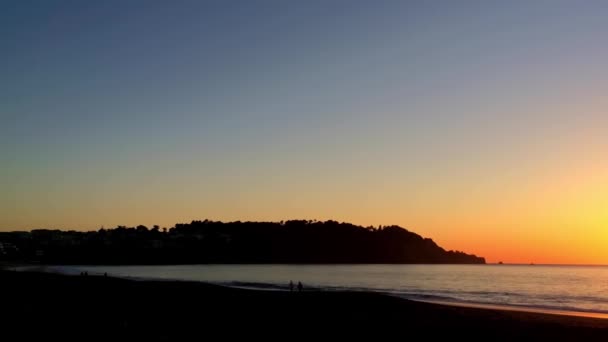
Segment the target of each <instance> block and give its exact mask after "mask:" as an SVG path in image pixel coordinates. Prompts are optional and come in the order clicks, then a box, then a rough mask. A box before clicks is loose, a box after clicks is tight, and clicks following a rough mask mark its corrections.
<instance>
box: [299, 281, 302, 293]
mask: <svg viewBox="0 0 608 342" xmlns="http://www.w3.org/2000/svg"><path fill="white" fill-rule="evenodd" d="M302 288H303V286H302V282H300V281H299V282H298V292H302Z"/></svg>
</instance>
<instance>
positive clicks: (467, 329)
mask: <svg viewBox="0 0 608 342" xmlns="http://www.w3.org/2000/svg"><path fill="white" fill-rule="evenodd" d="M0 296H1V297H0V305H1V306H0V328H1V330H0V340H2V341H21V340H38V341H55V340H58V339H59V340H82V341H88V340H107V341H115V340H144V341H156V340H167V341H170V340H188V341H194V340H213V341H215V340H218V339H224V338H229V337H241V338H243V337H244V338H246V339H247V340H251V341H257V340H259V339H260V338H261V339H262V340H271V339H272V340H284V341H289V340H292V339H308V340H326V339H336V338H340V340H343V339H344V338H352V337H358V338H359V339H362V338H365V339H371V340H387V339H394V340H418V341H420V340H437V339H441V340H446V338H447V339H448V340H461V338H468V339H473V338H475V339H483V340H488V341H496V340H505V341H522V340H541V341H545V340H553V341H556V340H559V341H562V340H563V341H608V320H605V319H598V318H585V317H568V316H558V315H548V314H539V313H527V312H515V311H501V310H490V309H476V308H463V307H455V306H444V305H438V304H429V303H419V302H413V301H408V300H403V299H399V298H393V297H389V296H384V295H380V294H374V293H352V292H306V291H305V292H302V293H289V292H271V291H250V290H241V289H233V288H225V287H220V286H214V285H209V284H203V283H195V282H156V281H130V280H124V279H115V278H110V277H108V278H104V277H94V276H88V277H80V276H63V275H55V274H44V273H23V272H10V271H0Z"/></svg>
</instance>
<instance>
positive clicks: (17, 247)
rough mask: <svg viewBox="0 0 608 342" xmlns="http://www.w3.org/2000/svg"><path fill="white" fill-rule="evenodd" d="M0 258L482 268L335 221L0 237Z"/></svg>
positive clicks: (403, 233)
mask: <svg viewBox="0 0 608 342" xmlns="http://www.w3.org/2000/svg"><path fill="white" fill-rule="evenodd" d="M0 244H2V246H4V248H3V249H2V250H3V251H4V252H3V253H1V254H0V258H3V259H5V260H21V261H29V262H32V261H34V262H41V263H49V264H184V263H186V264H188V263H430V264H439V263H442V264H443V263H445V264H464V263H474V264H483V263H485V259H484V258H482V257H477V256H475V255H469V254H465V253H463V252H460V251H446V250H444V249H443V248H441V247H439V246H438V245H437V244H436V243H435V242H433V240H431V239H427V238H423V237H421V236H420V235H418V234H415V233H412V232H409V231H408V230H406V229H403V228H401V227H398V226H388V227H377V228H375V227H361V226H355V225H353V224H349V223H339V222H336V221H325V222H321V221H308V220H292V221H285V222H283V221H281V222H240V221H237V222H228V223H224V222H217V221H208V220H204V221H192V222H191V223H189V224H176V225H175V227H173V228H171V229H169V230H167V229H160V227H158V226H154V227H153V228H151V229H150V228H148V227H146V226H141V225H140V226H137V227H131V228H127V227H124V226H119V227H116V228H114V229H100V230H98V231H90V232H79V231H61V230H48V229H37V230H32V231H31V232H5V233H0Z"/></svg>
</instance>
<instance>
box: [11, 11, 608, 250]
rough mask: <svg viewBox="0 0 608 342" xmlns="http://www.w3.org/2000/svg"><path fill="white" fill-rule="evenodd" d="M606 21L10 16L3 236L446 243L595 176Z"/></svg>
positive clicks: (508, 16) (479, 16)
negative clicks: (118, 229) (329, 227)
mask: <svg viewBox="0 0 608 342" xmlns="http://www.w3.org/2000/svg"><path fill="white" fill-rule="evenodd" d="M607 15H608V4H607V3H606V2H602V1H586V2H582V3H581V2H574V1H509V2H504V1H459V2H451V1H420V2H417V1H300V2H296V1H129V2H123V1H104V2H84V1H4V2H2V4H0V42H1V43H0V44H1V45H0V49H1V51H2V57H1V58H0V75H1V77H0V118H1V121H2V124H1V125H0V157H1V160H2V164H3V168H2V170H1V171H0V175H1V177H2V180H3V182H2V183H3V184H4V185H3V188H4V189H3V190H2V194H0V204H2V209H1V211H0V213H1V214H2V215H0V216H1V218H0V229H3V230H6V229H29V228H35V227H41V226H45V227H47V226H48V227H61V228H77V229H94V228H97V227H99V226H100V225H106V226H112V225H117V224H127V225H133V224H138V223H144V224H155V223H159V224H161V225H167V226H170V225H172V224H173V223H175V222H180V221H189V220H191V219H201V218H212V219H241V220H247V219H252V220H253V219H270V220H281V219H288V218H293V217H301V218H317V219H330V218H332V219H338V220H345V221H353V222H354V223H360V224H401V225H403V226H412V228H413V229H414V230H416V231H419V232H421V233H423V234H427V235H431V236H433V237H438V238H439V239H440V240H441V239H444V241H448V242H452V241H457V240H454V239H455V238H454V234H455V233H453V230H451V229H450V228H448V227H445V222H456V223H457V224H456V225H459V224H458V222H460V223H461V224H460V225H464V224H469V223H470V222H469V221H470V220H469V221H467V220H464V219H463V217H461V215H462V212H467V211H470V212H474V211H478V210H479V208H480V206H483V205H486V204H487V203H494V204H496V203H499V204H500V205H499V204H496V205H495V206H493V207H492V208H486V209H487V211H488V212H496V210H498V209H497V207H496V206H499V207H500V208H503V210H506V209H505V208H510V209H511V210H516V208H518V207H517V204H516V202H517V200H515V199H514V198H517V197H518V196H523V197H524V198H525V200H524V202H526V203H528V202H533V201H534V198H532V197H530V194H532V193H535V192H537V191H539V185H538V184H541V183H542V184H545V183H543V182H544V181H546V180H547V179H549V180H551V182H559V184H563V182H566V183H567V184H570V183H569V182H572V178H571V177H570V176H569V175H571V174H577V173H576V170H570V169H569V168H572V167H574V166H576V167H580V168H581V169H584V170H591V169H593V170H594V171H593V172H595V173H598V172H600V171H602V170H603V164H602V165H601V166H598V165H597V162H596V161H597V158H596V156H600V155H601V154H602V153H603V152H605V150H606V147H607V146H608V143H607V142H606V139H605V138H604V137H603V132H602V129H601V128H602V127H606V126H603V125H605V124H606V121H607V120H606V118H605V117H606V116H605V115H603V114H602V113H603V109H605V100H603V95H604V94H603V92H604V90H605V89H606V86H607V85H608V84H607V83H608V82H607V80H608V78H607V77H606V76H607V75H606V72H607V71H606V70H607V69H606V68H605V61H606V60H607V58H608V48H606V46H607V45H606V44H605V37H606V33H607V32H608V21H606V20H605V18H606V17H607ZM573 165H574V166H573ZM581 165H582V166H581ZM564 167H565V168H566V169H568V170H569V171H568V172H565V171H559V170H563V169H564ZM556 170H558V171H556ZM577 170H578V169H577ZM560 172H563V174H562V173H560ZM585 172H592V171H585ZM593 172H592V173H593ZM552 184H556V183H552ZM543 186H545V185H543ZM469 193H470V195H469ZM463 194H467V195H463ZM562 195H563V196H566V195H564V194H562ZM505 198H507V199H508V200H505ZM504 201H507V202H508V203H506V204H505V203H504ZM509 201H511V202H509ZM564 205H565V204H564ZM539 210H540V211H543V210H544V211H547V210H548V209H547V208H539ZM438 212H441V213H444V214H442V215H441V216H442V217H445V221H443V220H438V219H437V216H438V214H437V213H438ZM471 215H473V214H471ZM495 216H496V217H500V215H498V214H497V215H495ZM459 220H460V221H459ZM522 222H526V224H530V223H529V222H530V219H529V217H526V218H522ZM493 223H494V224H495V225H498V226H502V225H503V224H506V223H505V222H493ZM475 225H476V226H479V229H481V226H482V223H480V222H477V223H476V224H475ZM453 243H454V244H457V242H453ZM456 247H458V246H456Z"/></svg>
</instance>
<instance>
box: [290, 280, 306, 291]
mask: <svg viewBox="0 0 608 342" xmlns="http://www.w3.org/2000/svg"><path fill="white" fill-rule="evenodd" d="M293 288H294V285H293V281H291V280H290V281H289V292H293ZM303 288H304V286H302V282H300V281H299V282H298V292H302V289H303Z"/></svg>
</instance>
